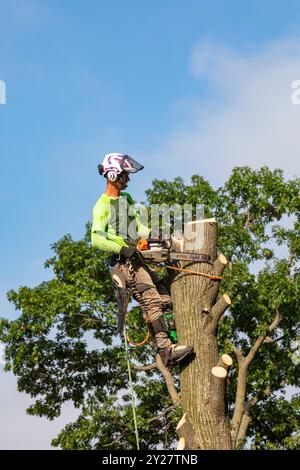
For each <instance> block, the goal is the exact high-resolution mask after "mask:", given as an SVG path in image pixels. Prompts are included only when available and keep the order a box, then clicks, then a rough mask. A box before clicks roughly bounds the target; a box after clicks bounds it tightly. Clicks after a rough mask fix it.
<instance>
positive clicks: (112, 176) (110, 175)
mask: <svg viewBox="0 0 300 470" xmlns="http://www.w3.org/2000/svg"><path fill="white" fill-rule="evenodd" d="M105 176H106V178H107V179H108V180H109V181H111V182H114V181H117V179H118V175H117V173H116V172H115V171H114V170H109V171H108V172H107V173H106V175H105Z"/></svg>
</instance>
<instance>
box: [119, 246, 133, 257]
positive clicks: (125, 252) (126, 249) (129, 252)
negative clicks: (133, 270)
mask: <svg viewBox="0 0 300 470" xmlns="http://www.w3.org/2000/svg"><path fill="white" fill-rule="evenodd" d="M136 252H137V249H136V247H135V246H122V248H121V250H120V255H121V256H124V258H131V257H132V256H133V255H134V254H135V253H136Z"/></svg>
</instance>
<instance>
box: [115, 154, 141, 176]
mask: <svg viewBox="0 0 300 470" xmlns="http://www.w3.org/2000/svg"><path fill="white" fill-rule="evenodd" d="M120 167H121V169H122V170H123V171H126V172H127V173H136V172H137V171H140V170H142V169H143V168H144V167H143V165H141V164H140V163H138V162H136V161H135V160H134V159H133V158H131V157H129V155H124V157H123V158H122V161H121V163H120Z"/></svg>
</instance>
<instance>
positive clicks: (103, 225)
mask: <svg viewBox="0 0 300 470" xmlns="http://www.w3.org/2000/svg"><path fill="white" fill-rule="evenodd" d="M149 233H150V229H149V228H148V227H147V226H146V225H143V224H142V223H141V221H140V213H139V211H138V210H137V208H136V207H135V203H134V201H133V199H132V197H131V196H130V194H129V193H125V192H121V193H120V197H119V198H118V199H114V198H112V197H110V196H108V195H107V194H105V193H103V194H102V196H101V197H100V198H99V199H98V201H97V202H96V204H95V206H94V208H93V225H92V234H91V240H92V246H94V247H96V248H99V249H100V250H104V251H108V252H112V253H119V252H120V250H121V248H122V246H132V245H134V246H136V244H137V241H138V240H139V239H140V238H148V236H149Z"/></svg>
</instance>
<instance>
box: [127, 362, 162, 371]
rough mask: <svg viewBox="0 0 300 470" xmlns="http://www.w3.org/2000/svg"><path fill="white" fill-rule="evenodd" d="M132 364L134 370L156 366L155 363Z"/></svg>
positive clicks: (154, 367)
mask: <svg viewBox="0 0 300 470" xmlns="http://www.w3.org/2000/svg"><path fill="white" fill-rule="evenodd" d="M132 366H133V367H134V369H136V370H151V369H156V368H157V365H156V363H153V364H149V365H148V366H141V365H139V364H132Z"/></svg>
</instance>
